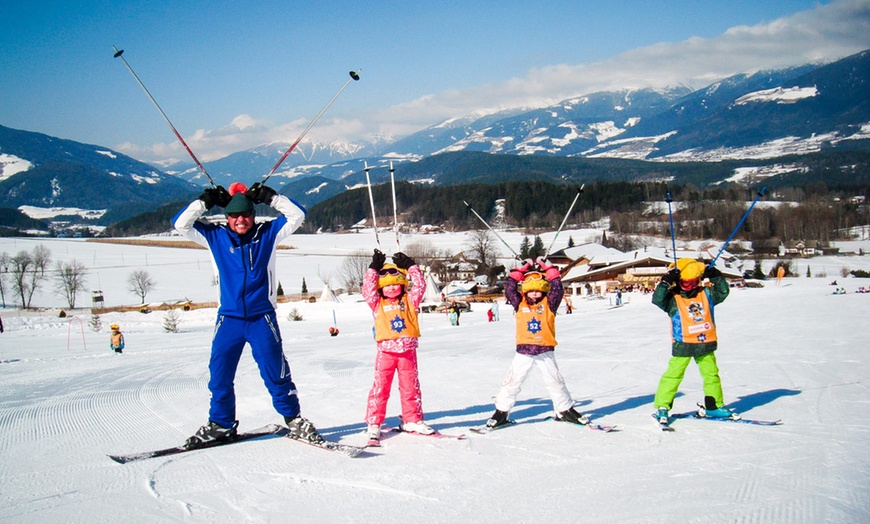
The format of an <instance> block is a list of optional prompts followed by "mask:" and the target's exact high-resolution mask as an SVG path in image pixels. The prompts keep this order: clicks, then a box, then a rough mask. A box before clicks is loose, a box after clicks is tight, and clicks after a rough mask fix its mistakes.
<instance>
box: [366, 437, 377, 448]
mask: <svg viewBox="0 0 870 524" xmlns="http://www.w3.org/2000/svg"><path fill="white" fill-rule="evenodd" d="M365 447H367V448H379V447H381V439H379V438H370V439H369V441H368V442H366V446H365Z"/></svg>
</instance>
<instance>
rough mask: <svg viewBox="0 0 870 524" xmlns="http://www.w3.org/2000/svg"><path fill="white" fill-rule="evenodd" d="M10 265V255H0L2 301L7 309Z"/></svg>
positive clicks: (0, 296)
mask: <svg viewBox="0 0 870 524" xmlns="http://www.w3.org/2000/svg"><path fill="white" fill-rule="evenodd" d="M10 264H11V259H10V257H9V253H7V252H5V251H4V252H3V253H0V300H2V301H3V307H6V277H7V275H9V267H10Z"/></svg>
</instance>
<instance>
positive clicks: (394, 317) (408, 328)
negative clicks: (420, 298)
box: [375, 293, 420, 342]
mask: <svg viewBox="0 0 870 524" xmlns="http://www.w3.org/2000/svg"><path fill="white" fill-rule="evenodd" d="M419 336H420V324H419V322H418V320H417V311H416V310H415V309H414V306H413V305H412V304H411V299H410V298H409V297H408V294H407V293H405V294H404V295H402V298H400V299H399V300H397V301H395V302H394V301H391V300H388V299H385V298H382V299H381V302H380V304H378V309H377V310H376V311H375V340H377V341H378V342H380V341H381V340H395V339H398V338H402V337H419Z"/></svg>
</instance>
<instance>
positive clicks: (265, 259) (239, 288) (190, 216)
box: [172, 195, 305, 319]
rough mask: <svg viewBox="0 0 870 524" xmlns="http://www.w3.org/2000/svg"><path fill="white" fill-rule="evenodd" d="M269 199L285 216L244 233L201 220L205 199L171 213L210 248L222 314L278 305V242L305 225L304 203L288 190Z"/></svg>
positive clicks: (251, 313) (182, 229)
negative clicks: (295, 199)
mask: <svg viewBox="0 0 870 524" xmlns="http://www.w3.org/2000/svg"><path fill="white" fill-rule="evenodd" d="M270 205H271V207H272V208H274V209H276V210H278V211H279V212H280V213H281V216H279V217H278V218H276V219H274V220H269V221H265V222H258V223H256V224H255V225H254V227H253V228H252V229H251V230H250V231H249V232H247V233H245V234H244V235H241V236H240V235H238V234H236V233H234V232H233V231H231V230H230V229H229V227H227V225H226V224H212V223H206V222H202V221H199V220H198V219H199V218H200V217H201V216H202V215H203V214H204V213H205V212H206V206H205V203H204V202H203V201H202V200H194V201H193V202H191V203H190V204H189V205H188V206H187V207H186V208H184V209H182V210H181V211H179V212H178V213H177V214H176V215H175V217H173V219H172V225H173V226H174V227H175V229H176V230H178V232H179V233H181V235H183V236H185V237H187V238H189V239H191V240H192V241H194V242H196V243H197V244H199V245H201V246H203V247H205V248H207V249H208V250H209V251H210V252H211V256H212V261H213V262H214V265H215V268H216V272H217V278H218V282H219V285H218V300H219V304H220V305H219V308H218V315H227V316H231V317H236V318H244V319H247V318H252V317H257V316H260V315H263V314H265V313H270V312H273V311H275V308H276V307H277V303H278V297H277V288H278V279H277V278H276V275H275V256H276V250H277V246H278V244H279V243H280V242H281V241H282V240H283V239H285V238H287V237H288V236H290V234H292V233H293V232H294V231H295V230H296V229H297V228H298V227H299V226H300V225H302V221H303V220H304V219H305V208H303V207H302V206H301V205H299V204H297V203H296V202H294V201H293V200H291V199H289V198H287V197H286V196H284V195H277V196H275V198H273V199H272V203H271V204H270Z"/></svg>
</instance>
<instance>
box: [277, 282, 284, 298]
mask: <svg viewBox="0 0 870 524" xmlns="http://www.w3.org/2000/svg"><path fill="white" fill-rule="evenodd" d="M276 293H278V296H279V297H283V296H284V287H283V286H281V281H280V280H279V281H278V290H277V291H276Z"/></svg>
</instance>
